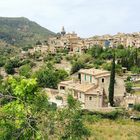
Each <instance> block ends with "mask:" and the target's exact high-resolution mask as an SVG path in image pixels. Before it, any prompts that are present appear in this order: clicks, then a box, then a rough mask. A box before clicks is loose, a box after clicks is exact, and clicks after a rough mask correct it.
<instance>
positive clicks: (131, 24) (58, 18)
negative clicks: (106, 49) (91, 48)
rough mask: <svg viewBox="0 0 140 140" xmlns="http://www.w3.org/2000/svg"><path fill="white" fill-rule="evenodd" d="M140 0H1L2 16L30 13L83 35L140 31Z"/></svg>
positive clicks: (45, 23) (55, 28)
mask: <svg viewBox="0 0 140 140" xmlns="http://www.w3.org/2000/svg"><path fill="white" fill-rule="evenodd" d="M139 7H140V0H0V16H7V17H21V16H24V17H27V18H29V19H31V20H33V21H36V22H37V23H39V24H40V25H42V26H43V27H46V28H48V29H50V30H52V31H54V32H59V31H60V30H61V27H62V26H65V28H66V31H67V32H72V31H75V32H76V33H78V34H79V36H81V37H90V36H93V35H103V34H116V33H117V32H125V33H128V32H138V31H140V8H139Z"/></svg>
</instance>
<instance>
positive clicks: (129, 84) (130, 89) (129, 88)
mask: <svg viewBox="0 0 140 140" xmlns="http://www.w3.org/2000/svg"><path fill="white" fill-rule="evenodd" d="M132 86H133V84H132V82H129V81H128V82H126V83H125V88H126V91H127V92H128V93H130V92H131V91H132Z"/></svg>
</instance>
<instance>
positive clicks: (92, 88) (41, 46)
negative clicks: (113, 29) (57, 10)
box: [21, 27, 140, 110]
mask: <svg viewBox="0 0 140 140" xmlns="http://www.w3.org/2000/svg"><path fill="white" fill-rule="evenodd" d="M139 42H140V36H139V33H133V34H123V33H118V34H117V35H114V36H111V35H104V36H96V37H92V38H89V39H83V38H80V37H78V35H77V34H76V33H75V32H73V33H66V31H65V29H64V27H62V30H61V32H60V33H57V35H56V36H55V37H50V38H49V39H48V41H47V42H45V43H42V42H37V44H36V47H34V48H33V49H28V51H22V52H21V54H22V55H23V56H25V57H26V55H27V54H30V55H34V53H37V52H39V53H40V54H46V53H48V54H52V55H56V54H57V53H62V54H63V53H67V54H68V55H69V56H74V55H83V54H85V53H86V52H87V50H88V49H91V48H92V47H93V46H97V47H101V48H103V49H106V48H112V49H114V47H116V46H119V45H120V47H122V46H124V49H125V48H129V47H133V48H136V49H139V48H140V46H139ZM62 59H63V58H62ZM39 61H43V57H42V55H41V57H40V58H39ZM63 61H64V60H61V62H63ZM119 61H120V60H119V58H118V59H116V64H117V63H119ZM61 62H60V64H56V66H57V67H59V68H62V69H65V70H66V71H67V72H68V73H69V72H70V69H71V67H70V64H69V63H68V62H66V61H64V64H62V63H61ZM69 67H70V68H69ZM121 70H122V74H121V75H120V74H116V79H115V80H116V82H115V94H114V96H115V97H114V100H115V101H116V104H117V106H122V107H125V108H129V107H130V108H132V106H133V105H135V104H138V103H140V97H139V95H137V94H136V95H135V94H130V93H127V91H126V89H125V81H126V76H127V75H129V76H130V77H131V79H132V80H133V81H134V82H139V80H140V75H139V74H135V75H134V74H131V75H130V74H128V72H127V68H126V67H122V69H121ZM109 82H110V72H109V71H104V70H103V69H102V68H99V69H97V68H95V67H94V68H92V67H91V68H89V69H80V70H79V71H78V73H77V74H76V75H75V76H74V77H73V76H70V80H68V81H62V82H60V83H59V84H58V89H57V90H56V89H55V90H53V89H48V88H47V89H46V90H47V92H50V101H52V102H55V103H56V104H57V105H58V106H61V107H63V106H65V105H66V104H67V103H66V98H67V95H68V94H72V95H73V97H74V98H76V99H77V100H79V101H80V102H81V103H82V107H83V108H84V109H89V110H94V109H100V108H102V109H103V108H104V109H107V108H110V105H109V103H108V101H107V99H108V96H109V94H108V88H109ZM134 89H135V90H136V92H139V91H140V88H139V87H134ZM135 90H134V91H135ZM57 96H60V97H61V100H57V99H56V98H57Z"/></svg>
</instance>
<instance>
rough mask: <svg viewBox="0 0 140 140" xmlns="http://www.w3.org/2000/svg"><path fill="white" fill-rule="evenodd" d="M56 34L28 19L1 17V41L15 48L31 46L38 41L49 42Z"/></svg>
mask: <svg viewBox="0 0 140 140" xmlns="http://www.w3.org/2000/svg"><path fill="white" fill-rule="evenodd" d="M54 35H55V33H53V32H52V31H50V30H48V29H46V28H43V27H41V26H40V25H38V24H37V23H35V22H33V21H30V20H29V19H27V18H24V17H19V18H7V17H0V40H3V41H5V42H7V43H8V44H12V45H15V46H20V47H24V46H31V45H34V44H35V43H36V42H37V41H38V40H41V41H42V40H43V41H44V40H47V38H48V37H49V36H54Z"/></svg>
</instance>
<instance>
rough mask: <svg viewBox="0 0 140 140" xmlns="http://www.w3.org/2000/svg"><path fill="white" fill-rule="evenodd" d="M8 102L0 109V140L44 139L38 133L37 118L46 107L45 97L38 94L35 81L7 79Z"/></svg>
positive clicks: (4, 96)
mask: <svg viewBox="0 0 140 140" xmlns="http://www.w3.org/2000/svg"><path fill="white" fill-rule="evenodd" d="M8 84H9V86H10V91H11V92H10V94H7V95H3V96H2V97H3V98H9V99H10V101H9V102H7V103H5V104H3V105H2V106H1V108H0V111H1V114H0V126H1V127H0V128H2V132H1V133H0V134H1V136H0V138H1V139H5V140H13V139H19V140H27V139H44V138H43V134H42V132H40V131H39V125H38V124H39V121H40V120H38V119H39V116H40V114H41V113H42V112H44V110H46V109H47V107H48V100H47V97H46V96H44V95H43V94H42V93H41V92H39V90H38V88H37V82H36V80H35V79H25V78H21V77H19V78H13V77H9V78H8Z"/></svg>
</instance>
